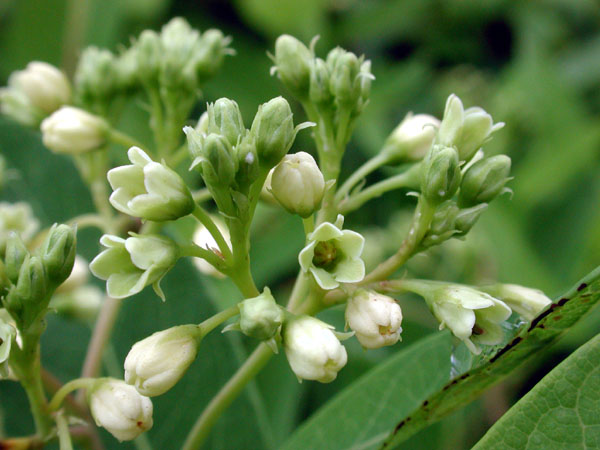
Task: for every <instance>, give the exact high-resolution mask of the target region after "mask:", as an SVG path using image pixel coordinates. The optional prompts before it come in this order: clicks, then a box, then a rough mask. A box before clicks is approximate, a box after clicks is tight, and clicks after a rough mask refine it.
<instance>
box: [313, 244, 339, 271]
mask: <svg viewBox="0 0 600 450" xmlns="http://www.w3.org/2000/svg"><path fill="white" fill-rule="evenodd" d="M340 253H341V252H339V250H338V249H337V248H336V247H335V245H334V244H333V243H331V242H330V241H321V242H319V243H318V244H317V245H316V246H315V254H314V256H313V264H314V265H315V267H319V268H322V269H325V270H332V269H333V268H334V267H335V265H336V263H337V260H338V258H339V257H340V256H341V255H340Z"/></svg>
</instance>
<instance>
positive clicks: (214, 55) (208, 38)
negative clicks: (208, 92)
mask: <svg viewBox="0 0 600 450" xmlns="http://www.w3.org/2000/svg"><path fill="white" fill-rule="evenodd" d="M230 42H231V38H230V37H227V36H224V35H223V33H222V32H221V31H219V30H216V29H210V30H206V31H205V32H204V33H203V34H202V38H201V39H200V42H199V44H198V45H197V49H196V51H195V54H194V62H193V66H194V69H195V71H196V77H197V79H198V81H199V82H203V81H205V80H207V79H208V78H211V77H212V76H214V75H215V73H217V70H219V68H220V67H221V65H222V64H223V59H224V57H225V55H227V54H233V53H234V52H233V50H231V49H228V48H227V46H228V45H229V43H230Z"/></svg>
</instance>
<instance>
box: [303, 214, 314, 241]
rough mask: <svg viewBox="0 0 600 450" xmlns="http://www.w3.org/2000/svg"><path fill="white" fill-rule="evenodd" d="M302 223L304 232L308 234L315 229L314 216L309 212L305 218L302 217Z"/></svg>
mask: <svg viewBox="0 0 600 450" xmlns="http://www.w3.org/2000/svg"><path fill="white" fill-rule="evenodd" d="M302 225H303V226H304V234H305V235H306V236H308V235H309V234H310V233H312V232H313V231H314V229H315V216H314V215H313V214H311V215H310V216H308V217H307V218H306V219H302Z"/></svg>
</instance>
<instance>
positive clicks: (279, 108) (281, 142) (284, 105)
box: [250, 97, 296, 168]
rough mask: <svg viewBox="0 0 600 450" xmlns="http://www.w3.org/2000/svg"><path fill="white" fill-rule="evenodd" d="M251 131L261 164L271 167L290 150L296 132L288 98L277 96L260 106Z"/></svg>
mask: <svg viewBox="0 0 600 450" xmlns="http://www.w3.org/2000/svg"><path fill="white" fill-rule="evenodd" d="M250 133H251V134H252V135H253V137H254V139H255V144H256V151H257V153H258V158H259V161H260V164H261V165H263V166H265V167H267V168H271V167H273V166H274V165H275V164H277V163H278V162H279V161H281V158H283V156H284V155H285V154H286V153H287V152H288V150H289V149H290V147H291V146H292V144H293V142H294V138H295V136H296V132H295V130H294V121H293V119H292V110H291V109H290V105H289V103H288V102H287V100H286V99H284V98H283V97H276V98H274V99H272V100H269V101H268V102H267V103H264V104H262V105H260V106H259V107H258V111H257V113H256V116H255V117H254V121H253V122H252V128H251V130H250Z"/></svg>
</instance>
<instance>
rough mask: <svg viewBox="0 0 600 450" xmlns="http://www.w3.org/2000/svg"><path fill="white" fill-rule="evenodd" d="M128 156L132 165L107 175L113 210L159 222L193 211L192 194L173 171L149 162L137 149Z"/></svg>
mask: <svg viewBox="0 0 600 450" xmlns="http://www.w3.org/2000/svg"><path fill="white" fill-rule="evenodd" d="M127 156H128V157H129V160H130V161H131V162H132V163H133V164H131V165H128V166H121V167H115V168H114V169H111V170H109V171H108V182H109V183H110V186H111V187H112V188H113V190H114V192H113V193H112V195H111V196H110V203H111V204H112V205H113V206H114V207H115V208H116V209H118V210H119V211H121V212H123V213H125V214H129V215H130V216H133V217H141V218H142V219H146V220H154V221H158V222H161V221H165V220H175V219H178V218H180V217H183V216H187V215H188V214H190V213H191V212H192V211H193V210H194V205H195V204H194V200H193V199H192V194H191V193H190V191H189V189H188V188H187V186H186V185H185V183H184V181H183V180H182V179H181V177H180V176H179V175H178V174H177V173H176V172H175V171H173V170H172V169H170V168H168V167H167V166H166V165H165V164H160V163H157V162H155V161H152V159H150V157H149V156H148V155H147V154H146V153H145V152H144V151H143V150H142V149H140V148H138V147H131V148H130V149H129V151H128V152H127Z"/></svg>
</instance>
